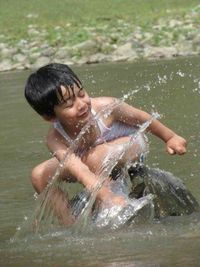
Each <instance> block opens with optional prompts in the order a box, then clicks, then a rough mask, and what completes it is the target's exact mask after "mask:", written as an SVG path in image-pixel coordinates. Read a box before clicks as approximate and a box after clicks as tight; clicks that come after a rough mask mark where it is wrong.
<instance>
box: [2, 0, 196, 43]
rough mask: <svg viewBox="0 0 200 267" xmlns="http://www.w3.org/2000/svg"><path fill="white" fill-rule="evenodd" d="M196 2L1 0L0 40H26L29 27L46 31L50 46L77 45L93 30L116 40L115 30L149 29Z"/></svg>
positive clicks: (176, 15)
mask: <svg viewBox="0 0 200 267" xmlns="http://www.w3.org/2000/svg"><path fill="white" fill-rule="evenodd" d="M198 4H199V0H167V1H166V0H56V1H55V0H43V1H41V0H34V1H27V0H19V1H17V2H16V1H14V0H6V1H5V0H0V33H1V34H0V41H1V40H3V41H5V40H6V41H7V42H8V43H11V44H13V43H16V42H18V41H20V40H21V39H25V40H29V38H30V35H29V31H28V29H29V28H30V27H32V26H34V27H35V28H37V29H38V30H39V31H42V30H43V29H44V30H45V32H47V34H46V36H45V37H46V39H47V41H48V42H49V43H50V44H52V45H57V43H61V45H62V44H65V43H67V44H69V45H72V44H76V43H79V42H82V41H85V40H87V39H88V38H90V37H91V35H92V34H96V32H97V33H101V32H103V33H104V34H105V35H106V34H108V35H109V34H110V33H111V32H112V33H113V42H116V41H117V40H116V39H115V35H114V33H115V31H121V32H122V33H123V35H124V36H128V34H130V32H132V31H133V29H134V28H135V27H136V26H140V27H142V28H143V30H145V31H146V30H147V31H149V29H150V28H151V27H152V25H154V24H155V23H157V21H158V20H159V19H160V18H166V17H171V18H175V17H183V16H184V14H186V12H187V11H188V10H189V9H192V8H193V7H195V6H197V5H198ZM116 38H117V37H116ZM159 38H162V35H161V36H160V37H159ZM157 41H159V40H157Z"/></svg>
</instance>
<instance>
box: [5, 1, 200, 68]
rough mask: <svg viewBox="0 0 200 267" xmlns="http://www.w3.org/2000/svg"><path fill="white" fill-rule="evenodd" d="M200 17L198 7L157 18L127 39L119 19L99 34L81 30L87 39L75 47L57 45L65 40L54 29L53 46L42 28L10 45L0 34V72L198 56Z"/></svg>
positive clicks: (34, 28)
mask: <svg viewBox="0 0 200 267" xmlns="http://www.w3.org/2000/svg"><path fill="white" fill-rule="evenodd" d="M33 15H34V14H28V16H33ZM199 17H200V5H198V6H197V7H195V8H193V9H192V10H190V11H189V12H188V13H187V14H186V15H185V16H184V17H177V18H173V19H172V18H170V19H169V18H166V19H163V18H162V19H159V20H158V21H157V23H156V24H154V25H151V27H149V28H148V30H147V29H146V30H144V29H143V28H142V27H140V26H135V27H133V31H132V32H131V34H127V35H126V36H124V31H125V29H126V28H127V27H130V25H128V24H127V23H125V22H124V21H122V20H119V21H118V23H117V25H116V27H115V28H113V29H111V28H107V25H106V24H105V25H104V26H101V31H99V28H98V30H97V28H96V27H84V31H87V33H88V36H89V38H88V39H87V40H85V41H84V42H81V43H78V44H75V45H69V44H68V43H67V41H66V44H64V45H63V42H61V43H62V45H59V40H63V39H66V40H67V38H66V36H64V34H65V31H63V29H62V28H61V27H60V26H57V27H55V31H56V33H57V37H56V38H57V40H56V41H57V42H55V43H56V45H54V46H53V45H50V43H49V42H48V32H47V31H46V30H45V29H41V28H39V27H38V26H37V25H33V24H29V25H27V34H28V38H26V39H22V40H20V41H19V42H17V43H16V44H12V45H11V44H10V43H8V42H6V36H4V35H2V34H1V35H0V71H10V70H22V69H35V68H38V67H40V66H42V65H45V64H48V63H50V62H60V63H66V64H68V65H73V64H76V65H82V64H92V63H101V62H118V61H128V62H132V61H137V60H139V59H160V58H168V59H170V58H173V57H177V56H191V55H199V54H200V21H199ZM69 27H70V25H69Z"/></svg>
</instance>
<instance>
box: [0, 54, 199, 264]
mask: <svg viewBox="0 0 200 267" xmlns="http://www.w3.org/2000/svg"><path fill="white" fill-rule="evenodd" d="M73 69H74V70H75V71H76V72H77V74H78V75H79V76H80V78H81V79H82V80H83V83H84V85H85V87H86V88H87V90H88V92H89V93H90V94H91V96H101V95H108V96H115V97H122V96H123V95H124V94H126V93H127V92H129V91H131V90H134V89H136V88H137V89H140V90H139V92H138V93H137V94H135V95H134V96H133V97H132V99H129V100H128V102H129V103H130V104H132V105H134V106H135V107H139V108H142V109H144V110H146V111H147V112H151V111H157V112H158V113H159V114H161V115H162V118H161V121H162V122H164V123H165V124H166V125H167V126H169V127H170V128H172V129H173V130H175V131H176V132H177V133H178V134H180V135H182V136H183V137H185V138H186V139H187V141H188V152H187V154H186V155H184V156H169V155H168V154H167V153H166V152H165V146H164V143H163V142H162V141H161V140H159V139H158V138H155V137H153V136H151V135H150V134H149V140H150V154H149V156H148V159H147V163H148V165H149V166H153V167H158V168H160V169H164V170H167V171H170V172H172V173H173V174H174V175H175V176H178V177H179V178H181V179H182V180H183V181H184V183H185V184H186V186H187V187H188V189H189V190H190V191H191V192H192V193H193V195H194V196H195V197H196V199H197V200H198V202H200V57H194V58H181V59H175V60H170V61H151V62H138V63H130V64H128V63H118V64H106V65H91V66H82V67H75V68H73ZM29 73H30V72H28V71H21V72H8V73H1V74H0V103H1V105H0V116H1V131H0V147H1V153H0V159H1V160H0V167H1V168H0V184H1V187H0V199H1V201H0V211H1V217H0V228H1V231H0V266H28V265H29V266H72V267H76V266H84V267H87V266H134V267H144V266H145V267H146V266H159V267H161V266H162V267H163V266H170V267H171V266H182V267H189V266H200V214H192V215H189V216H182V217H170V218H166V219H164V220H162V221H155V222H151V223H146V224H143V225H139V226H138V225H136V226H135V227H132V228H131V229H130V228H129V229H123V230H118V231H112V232H111V231H110V232H109V231H105V232H102V231H101V232H93V231H89V230H88V231H87V233H72V232H71V231H70V230H69V229H62V230H59V231H52V230H51V229H47V231H46V233H44V234H43V235H36V234H33V233H31V231H30V233H27V234H24V235H21V236H19V237H18V238H17V240H16V241H15V242H14V243H13V242H11V240H12V238H13V237H14V236H15V234H16V232H17V229H20V228H21V232H23V222H24V221H25V220H26V219H27V218H29V217H30V216H31V214H32V213H34V209H35V199H34V191H33V188H32V186H31V183H30V179H29V176H30V171H31V169H32V167H33V166H35V165H36V164H38V163H39V162H41V161H43V160H45V159H46V158H48V157H49V156H50V155H49V152H48V151H47V149H46V147H45V134H46V132H47V129H48V127H49V125H48V123H46V122H44V121H43V120H42V119H41V118H40V117H39V116H38V115H37V114H36V113H35V112H34V111H32V110H31V108H30V107H29V106H28V104H27V103H26V101H25V99H24V96H23V90H24V84H25V80H26V79H27V77H28V75H29ZM75 190H76V186H72V187H71V191H72V192H74V191H75Z"/></svg>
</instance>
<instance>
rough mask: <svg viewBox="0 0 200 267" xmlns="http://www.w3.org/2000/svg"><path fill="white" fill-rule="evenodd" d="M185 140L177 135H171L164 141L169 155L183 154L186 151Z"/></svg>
mask: <svg viewBox="0 0 200 267" xmlns="http://www.w3.org/2000/svg"><path fill="white" fill-rule="evenodd" d="M186 146H187V142H186V140H185V139H184V138H182V137H181V136H179V135H176V134H175V135H173V136H172V137H171V138H170V139H169V140H168V141H167V142H166V149H167V152H168V153H169V154H170V155H174V154H178V155H183V154H185V153H186Z"/></svg>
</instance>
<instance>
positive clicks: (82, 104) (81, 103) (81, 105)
mask: <svg viewBox="0 0 200 267" xmlns="http://www.w3.org/2000/svg"><path fill="white" fill-rule="evenodd" d="M86 106H87V104H86V103H85V102H84V101H83V100H82V99H80V98H77V108H78V110H79V111H82V110H84V109H85V108H86Z"/></svg>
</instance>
